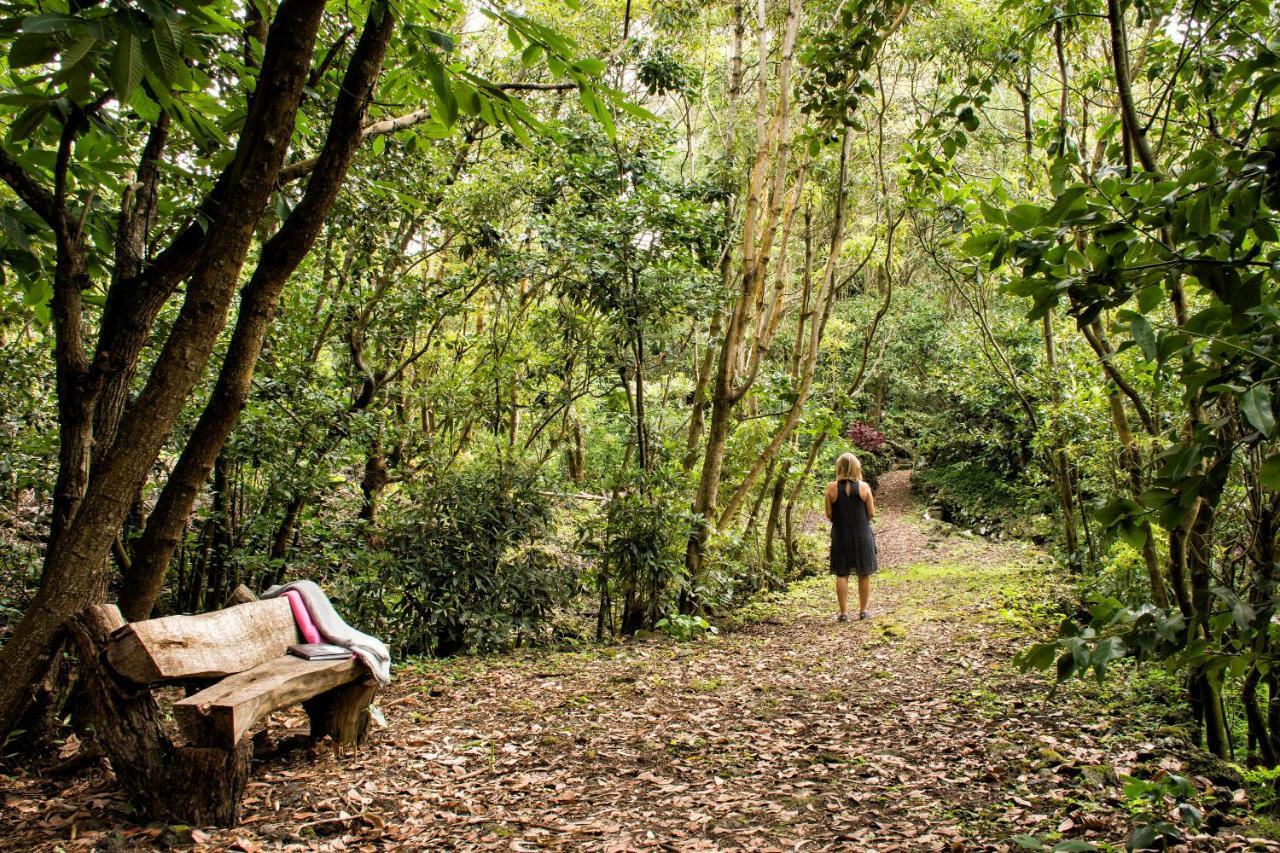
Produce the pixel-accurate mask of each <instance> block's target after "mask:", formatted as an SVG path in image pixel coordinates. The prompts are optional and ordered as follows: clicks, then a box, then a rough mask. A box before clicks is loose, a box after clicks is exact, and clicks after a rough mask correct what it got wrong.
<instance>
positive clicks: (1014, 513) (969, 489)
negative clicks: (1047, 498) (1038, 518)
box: [911, 461, 1045, 529]
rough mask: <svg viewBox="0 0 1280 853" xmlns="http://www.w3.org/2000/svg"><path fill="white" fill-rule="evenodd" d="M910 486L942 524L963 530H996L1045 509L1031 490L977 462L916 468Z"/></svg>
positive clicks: (1041, 501)
mask: <svg viewBox="0 0 1280 853" xmlns="http://www.w3.org/2000/svg"><path fill="white" fill-rule="evenodd" d="M911 485H912V488H913V489H915V491H916V492H917V493H919V495H920V496H921V497H922V498H923V499H924V501H925V502H926V503H927V504H929V505H930V506H937V507H939V508H940V509H941V511H942V515H941V520H942V521H948V522H951V523H953V524H958V525H961V526H964V527H983V528H995V529H999V528H1003V527H1004V526H1006V525H1014V524H1017V523H1019V522H1020V521H1021V520H1022V519H1024V518H1025V516H1026V514H1027V512H1028V510H1031V511H1036V510H1039V511H1044V509H1045V507H1044V506H1043V500H1037V497H1036V495H1035V493H1034V492H1033V491H1032V490H1031V489H1029V488H1027V487H1026V486H1019V485H1016V484H1012V483H1010V482H1009V481H1008V480H1007V479H1005V478H1004V477H1001V476H999V475H998V474H996V473H994V472H992V471H991V470H990V469H989V468H987V467H985V466H984V465H983V464H982V463H981V462H978V461H963V462H955V463H953V464H950V465H941V466H929V467H926V468H917V469H916V470H915V472H914V473H913V474H912V477H911Z"/></svg>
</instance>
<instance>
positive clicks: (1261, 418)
mask: <svg viewBox="0 0 1280 853" xmlns="http://www.w3.org/2000/svg"><path fill="white" fill-rule="evenodd" d="M1240 411H1241V412H1242V413H1243V414H1244V417H1245V420H1247V421H1248V422H1249V424H1250V425H1251V426H1252V427H1253V428H1254V429H1256V430H1257V431H1258V432H1260V433H1262V434H1263V435H1265V436H1266V437H1267V438H1270V437H1271V433H1272V432H1274V431H1275V428H1276V418H1275V413H1274V412H1273V411H1272V409H1271V389H1269V388H1267V386H1266V385H1263V384H1261V383H1258V384H1257V385H1254V386H1252V387H1251V388H1249V390H1247V391H1245V392H1244V393H1243V394H1241V395H1240Z"/></svg>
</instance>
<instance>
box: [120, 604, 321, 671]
mask: <svg viewBox="0 0 1280 853" xmlns="http://www.w3.org/2000/svg"><path fill="white" fill-rule="evenodd" d="M300 641H301V640H300V638H299V636H298V628H297V625H296V624H295V623H294V621H293V612H292V611H291V610H290V609H289V601H288V599H286V598H284V597H280V598H269V599H266V600H265V601H251V602H248V603H247V604H237V605H236V606H234V607H228V608H226V609H225V610H215V611H214V612H212V613H202V614H199V615H197V616H165V617H163V618H161V619H148V620H147V621H145V622H132V623H130V624H128V625H125V626H124V627H123V628H120V629H119V630H117V631H116V632H115V633H113V634H112V635H111V639H110V641H109V642H108V643H107V662H108V663H110V664H111V668H112V669H114V670H115V671H116V672H118V673H119V674H120V675H121V676H123V677H125V678H127V679H129V680H130V681H133V682H135V683H138V684H155V683H158V682H163V681H183V680H187V679H199V678H225V677H226V676H228V675H234V674H235V673H237V672H244V671H245V670H247V669H252V668H253V667H255V666H258V665H259V664H262V663H265V662H266V661H269V660H271V659H273V658H278V657H280V656H281V655H283V654H286V653H287V652H288V649H289V646H291V645H293V644H294V643H297V642H300Z"/></svg>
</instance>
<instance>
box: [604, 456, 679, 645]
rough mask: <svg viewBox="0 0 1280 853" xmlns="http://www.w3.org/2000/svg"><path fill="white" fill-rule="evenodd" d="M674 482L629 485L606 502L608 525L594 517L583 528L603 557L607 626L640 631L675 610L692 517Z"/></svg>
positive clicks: (645, 482) (621, 630) (605, 514)
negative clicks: (672, 486)
mask: <svg viewBox="0 0 1280 853" xmlns="http://www.w3.org/2000/svg"><path fill="white" fill-rule="evenodd" d="M671 485H672V484H670V483H664V482H662V481H661V480H660V479H659V478H656V477H655V478H653V479H651V480H647V481H643V482H641V483H638V484H634V485H629V486H628V487H626V488H624V489H623V490H621V491H619V493H618V494H617V495H616V496H615V497H614V498H613V499H611V500H610V501H609V503H608V504H607V505H606V507H605V509H604V524H603V528H601V527H600V524H599V520H598V519H595V518H592V519H589V520H588V521H587V522H586V524H584V525H583V527H582V528H581V529H580V539H579V542H580V544H581V547H582V548H584V549H585V550H586V552H587V553H588V554H589V555H591V556H593V557H595V558H596V559H597V560H598V561H599V565H598V568H597V570H596V572H597V585H598V590H599V594H600V608H601V609H600V625H601V627H604V626H606V625H607V626H608V627H609V628H610V630H614V631H617V632H619V633H621V634H624V635H628V634H634V633H635V632H636V631H639V630H642V629H650V628H654V627H656V626H657V624H658V622H659V620H660V619H661V618H662V617H663V615H664V614H668V613H671V612H673V611H674V610H675V603H676V599H677V596H678V595H679V593H680V591H681V589H682V588H683V585H684V584H685V572H684V545H685V542H686V541H687V540H688V537H689V531H690V529H691V524H692V518H691V514H690V512H689V510H688V508H687V506H686V505H685V504H684V501H683V500H681V498H680V495H679V493H677V492H674V491H672V490H671ZM615 619H616V623H615Z"/></svg>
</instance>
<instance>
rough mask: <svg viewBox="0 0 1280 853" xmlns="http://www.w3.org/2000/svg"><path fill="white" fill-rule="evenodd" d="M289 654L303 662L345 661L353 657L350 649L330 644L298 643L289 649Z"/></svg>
mask: <svg viewBox="0 0 1280 853" xmlns="http://www.w3.org/2000/svg"><path fill="white" fill-rule="evenodd" d="M289 654H291V655H296V656H297V657H300V658H302V659H303V660H347V659H349V658H352V657H355V655H354V654H353V653H352V652H351V649H348V648H345V647H343V646H335V645H333V644H332V643H298V644H297V645H294V646H290V647H289Z"/></svg>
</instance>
